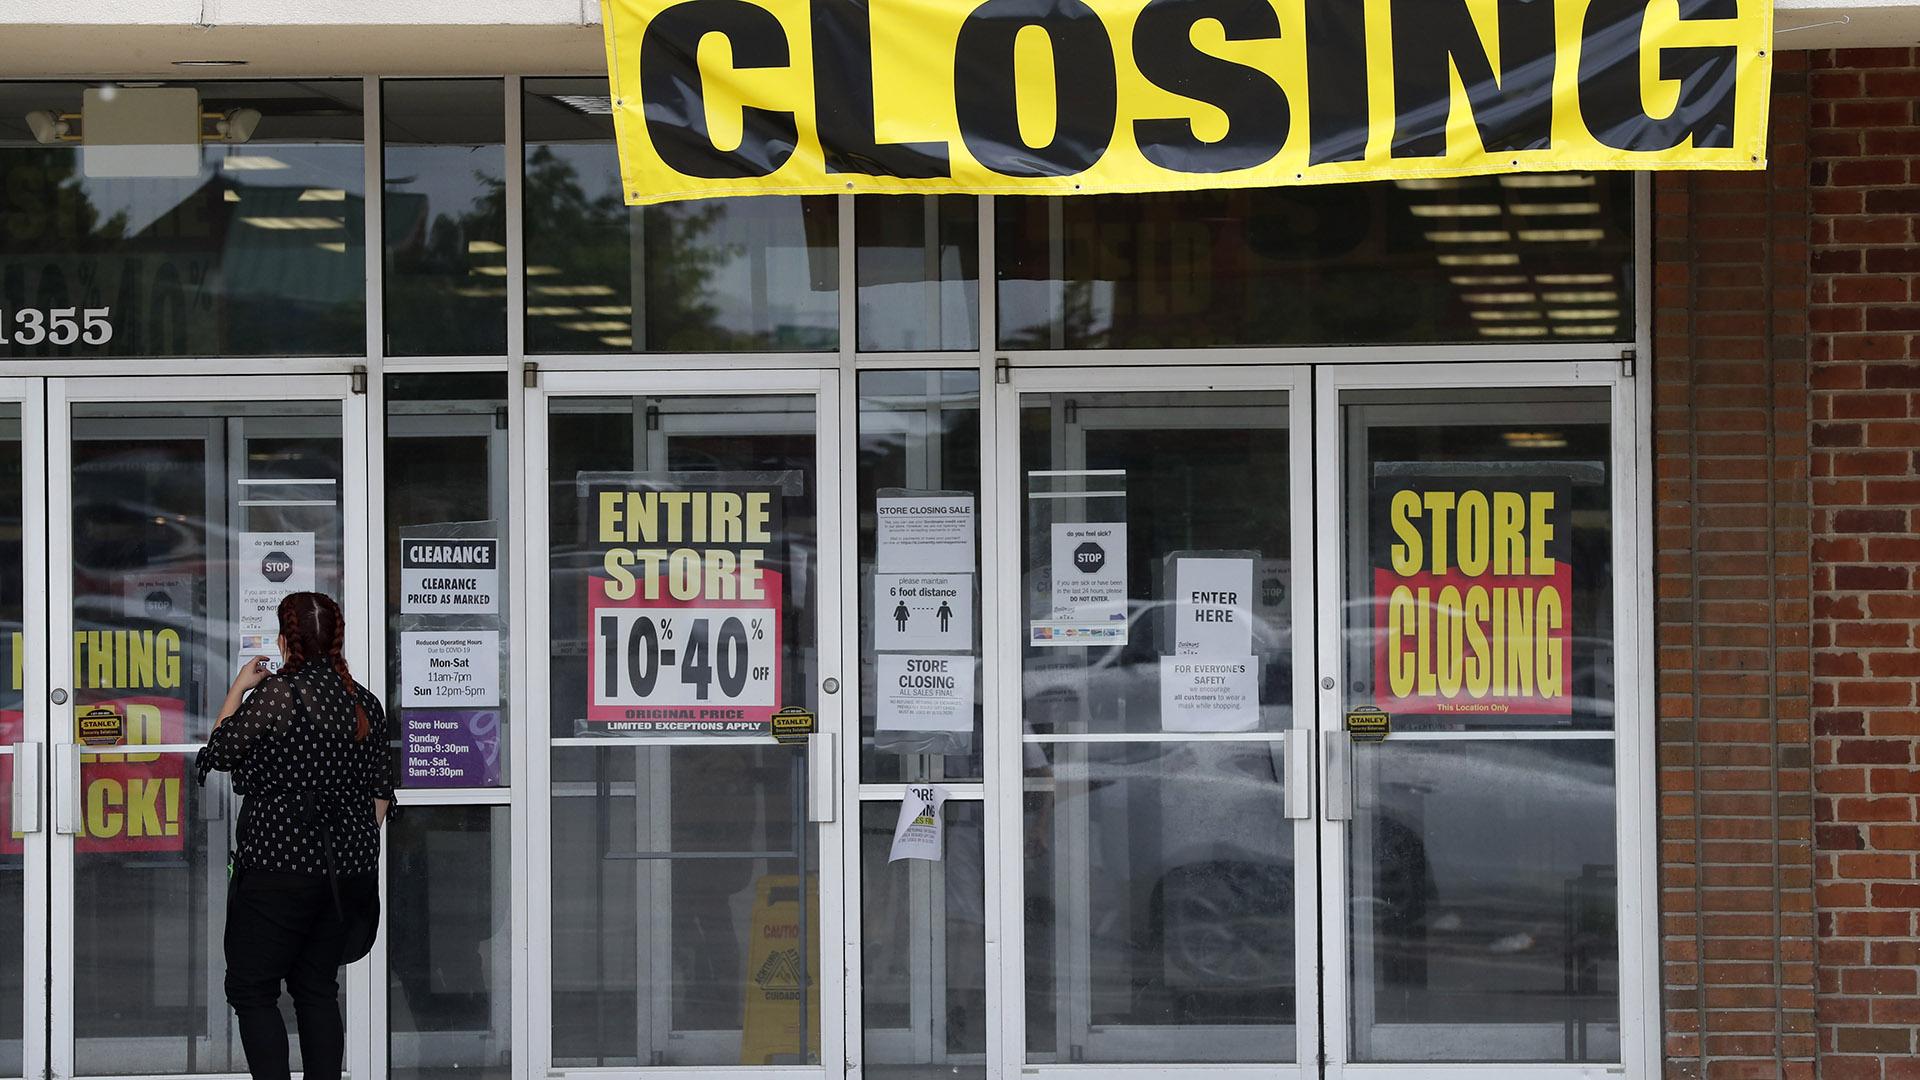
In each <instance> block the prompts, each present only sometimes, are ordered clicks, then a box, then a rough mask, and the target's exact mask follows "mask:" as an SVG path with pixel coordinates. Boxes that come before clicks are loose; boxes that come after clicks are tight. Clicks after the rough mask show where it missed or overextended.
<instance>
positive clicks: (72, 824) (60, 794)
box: [53, 743, 81, 836]
mask: <svg viewBox="0 0 1920 1080" xmlns="http://www.w3.org/2000/svg"><path fill="white" fill-rule="evenodd" d="M80 749H81V747H80V744H79V743H55V744H54V745H53V831H54V832H57V833H59V834H60V835H62V836H78V835H80Z"/></svg>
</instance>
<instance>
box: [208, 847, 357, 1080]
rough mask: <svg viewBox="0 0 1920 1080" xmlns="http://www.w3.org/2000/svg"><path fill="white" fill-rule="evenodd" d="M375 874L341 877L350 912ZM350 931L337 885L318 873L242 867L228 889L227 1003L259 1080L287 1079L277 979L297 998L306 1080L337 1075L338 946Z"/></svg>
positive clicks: (342, 1035)
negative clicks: (336, 894) (336, 898)
mask: <svg viewBox="0 0 1920 1080" xmlns="http://www.w3.org/2000/svg"><path fill="white" fill-rule="evenodd" d="M374 887H375V881H374V875H372V874H364V875H358V876H354V877H343V878H341V879H340V897H341V900H342V902H343V903H345V904H346V905H347V907H348V910H352V908H353V906H354V904H355V903H356V900H357V899H358V898H360V897H363V896H364V895H366V894H367V893H369V892H371V891H372V890H373V888H374ZM345 934H346V928H345V927H344V926H343V925H342V924H341V922H340V917H339V915H338V913H337V912H336V911H335V909H334V903H333V889H332V886H331V885H330V884H329V883H328V880H327V878H326V877H325V876H324V875H320V874H285V873H275V872H272V871H265V870H248V869H242V870H240V871H239V872H238V873H237V874H235V875H234V880H233V884H232V886H231V887H230V888H229V889H228V890H227V935H226V951H227V1004H229V1005H231V1006H233V1012H234V1015H235V1016H237V1017H239V1020H240V1045H241V1046H242V1047H243V1048H244V1049H245V1050H246V1052H247V1067H248V1068H249V1069H251V1070H252V1071H253V1075H254V1077H255V1078H256V1080H286V1078H287V1077H288V1076H289V1070H288V1061H287V1025H286V1021H285V1020H283V1019H282V1018H281V1016H280V984H281V983H283V982H284V983H285V984H286V986H287V992H288V993H290V994H292V995H293V1014H294V1017H295V1019H296V1020H297V1021H298V1023H299V1026H300V1057H301V1060H302V1062H303V1063H304V1065H305V1073H306V1077H307V1080H338V1077H339V1076H340V1059H341V1056H342V1054H343V1053H344V1052H345V1049H346V1030H345V1027H344V1025H343V1024H342V1023H341V1021H340V977H339V971H340V950H341V944H342V941H343V939H344V937H345Z"/></svg>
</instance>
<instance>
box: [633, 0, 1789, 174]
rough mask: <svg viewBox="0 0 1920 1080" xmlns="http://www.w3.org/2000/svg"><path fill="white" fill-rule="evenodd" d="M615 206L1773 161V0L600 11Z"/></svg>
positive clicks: (899, 4) (880, 1)
mask: <svg viewBox="0 0 1920 1080" xmlns="http://www.w3.org/2000/svg"><path fill="white" fill-rule="evenodd" d="M602 6H603V9H604V14H605V22H606V47H607V66H608V70H609V72H610V73H611V80H612V90H613V112H614V124H615V130H616V132H617V134H618V137H619V146H620V164H621V175H622V178H623V180H624V182H625V188H626V198H627V202H628V203H630V204H634V205H640V204H645V203H655V202H664V201H669V200H673V199H682V198H697V197H707V196H721V195H764V194H769V193H788V194H827V193H834V192H849V191H851V192H892V193H901V192H975V193H983V194H988V193H1000V194H1021V195H1047V194H1054V195H1072V194H1094V193H1101V192H1119V191H1175V190H1189V189H1196V188H1220V187H1272V186H1279V185H1290V184H1315V183H1328V182H1335V181H1352V180H1372V179H1386V178H1395V177H1427V176H1458V175H1468V174H1474V173H1489V172H1511V171H1523V170H1563V169H1604V168H1622V169H1626V168H1637V169H1651V168H1660V169H1677V168H1722V169H1725V168H1760V167H1762V166H1763V165H1764V159H1765V154H1766V149H1765V143H1766V121H1767V116H1766V111H1767V95H1768V83H1769V74H1770V70H1771V60H1770V59H1769V54H1770V47H1771V42H1772V34H1773V4H1772V2H1771V0H1677V2H1676V0H984V2H977V0H678V2H674V0H602Z"/></svg>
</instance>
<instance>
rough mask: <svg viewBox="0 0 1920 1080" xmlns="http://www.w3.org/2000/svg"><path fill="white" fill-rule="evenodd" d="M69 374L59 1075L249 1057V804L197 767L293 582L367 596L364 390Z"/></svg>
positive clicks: (57, 407)
mask: <svg viewBox="0 0 1920 1080" xmlns="http://www.w3.org/2000/svg"><path fill="white" fill-rule="evenodd" d="M51 386H52V389H51V396H52V402H53V404H52V405H51V406H50V412H51V414H52V416H53V427H52V432H51V437H50V439H49V444H50V446H51V447H52V448H53V452H54V453H55V455H56V458H55V460H54V461H53V462H52V467H51V468H50V469H49V474H50V477H51V491H50V503H51V505H52V506H54V507H56V508H58V509H57V510H56V511H55V515H54V520H53V522H52V528H51V530H50V543H51V545H52V550H53V551H56V552H59V553H60V555H59V557H58V559H57V560H56V561H57V562H59V563H61V564H64V565H65V566H70V567H71V569H70V571H68V570H63V572H62V573H61V574H60V575H57V576H56V580H54V581H53V583H52V587H53V594H52V595H53V605H54V611H53V613H52V615H53V618H52V622H51V625H52V628H53V632H54V637H55V639H56V640H59V641H61V642H62V643H63V647H62V648H61V649H59V650H56V652H57V656H56V658H55V663H54V671H55V679H56V686H57V687H58V688H59V689H61V690H64V691H67V700H66V701H65V704H64V706H63V707H62V708H60V709H59V710H58V712H57V714H56V715H57V723H55V725H54V727H55V730H54V732H53V733H52V743H53V751H54V755H53V756H54V761H55V763H56V767H55V769H54V781H53V784H52V787H51V795H52V805H53V809H54V815H53V816H54V826H55V830H56V832H57V833H58V834H59V835H58V843H57V844H56V846H55V856H54V877H53V882H54V886H53V888H54V892H53V903H52V927H53V931H52V933H53V937H52V940H53V941H54V942H55V943H56V951H55V955H54V973H53V974H54V978H53V981H52V987H53V995H52V997H53V1003H54V1009H53V1011H54V1027H53V1034H54V1037H53V1041H52V1053H53V1058H54V1061H53V1065H54V1070H55V1072H56V1074H57V1075H89V1076H125V1075H148V1076H151V1075H191V1074H207V1073H234V1072H245V1071H246V1062H245V1059H244V1055H243V1054H242V1053H241V1050H240V1045H239V1040H238V1038H237V1033H236V1030H235V1028H234V1025H233V1022H232V1014H231V1012H230V1010H229V1009H228V1008H227V1005H226V1001H225V996H224V993H223V989H222V972H223V970H224V962H223V959H222V944H221V942H222V932H223V929H224V926H225V902H226V892H227V882H228V869H227V859H228V856H229V853H230V852H231V851H232V849H233V843H234V829H235V827H236V825H237V819H238V809H239V799H238V797H237V796H235V795H234V794H233V793H232V791H231V789H230V788H229V787H228V786H227V782H226V780H225V779H224V777H221V778H216V779H214V780H212V781H210V782H209V784H208V786H207V787H205V788H201V787H198V786H196V785H195V784H194V782H193V771H192V759H193V755H194V753H195V751H197V750H198V748H199V746H200V745H201V744H203V743H204V742H205V739H206V736H207V733H208V732H209V731H210V730H211V727H212V724H213V722H214V721H215V720H216V719H217V717H216V716H215V715H214V713H215V710H216V709H217V708H218V706H219V703H220V702H221V700H222V698H223V696H224V694H225V692H226V686H227V684H228V682H229V681H230V680H231V678H232V675H233V673H234V672H235V671H236V670H237V668H238V666H239V664H240V663H241V662H242V661H243V660H244V658H246V657H248V656H252V655H256V654H266V655H268V656H277V649H276V647H275V644H274V636H275V632H276V629H277V625H276V622H275V617H274V612H275V609H276V608H277V606H278V603H279V601H280V598H281V597H282V596H284V595H286V594H287V593H289V592H294V591H299V590H303V589H314V590H317V591H320V592H325V593H328V594H330V595H333V596H335V597H339V598H341V599H343V600H344V601H346V604H347V606H348V609H349V611H350V612H351V611H352V610H353V607H354V606H355V603H356V599H357V597H358V596H360V595H361V593H360V592H359V591H357V590H356V589H355V588H353V587H352V585H353V583H354V581H355V580H357V574H358V568H360V567H364V565H365V552H364V550H363V545H364V530H363V529H362V527H361V526H362V522H363V521H364V518H363V516H362V514H363V511H362V510H361V509H360V507H361V506H362V504H363V503H364V498H365V489H364V484H363V482H362V480H361V477H360V475H359V473H360V471H361V470H360V468H359V467H358V466H357V465H356V464H355V460H356V457H357V452H358V448H360V447H362V446H363V445H364V431H365V428H364V422H365V421H364V415H363V410H362V409H361V408H360V406H361V405H362V403H363V400H364V399H360V398H354V397H351V396H350V395H349V392H348V387H347V380H346V379H345V378H344V377H342V378H311V379H301V378H277V379H275V380H274V383H273V386H272V395H273V397H274V398H275V400H273V401H264V400H236V399H232V398H230V397H229V396H228V395H231V394H232V393H233V384H232V382H231V381H228V382H226V383H224V384H222V385H218V386H216V385H214V384H212V383H209V384H207V385H205V386H204V387H182V386H180V385H179V384H178V383H175V384H173V385H171V386H169V387H168V388H167V390H168V392H170V393H182V394H191V393H192V392H193V390H196V389H197V390H203V391H204V396H201V397H200V398H199V400H180V399H176V398H169V399H168V400H153V399H149V400H125V399H124V398H120V395H124V394H125V393H127V391H128V389H129V388H128V386H127V384H126V383H125V382H121V383H119V384H117V386H103V385H100V384H96V383H92V382H88V381H84V380H74V381H63V380H55V381H54V382H53V383H52V384H51ZM244 389H245V388H244V386H243V387H242V388H241V390H242V392H244ZM262 389H264V388H262ZM260 396H262V397H264V396H265V395H264V394H262V395H260ZM116 398H119V399H116ZM349 447H354V448H355V451H354V452H350V451H349V449H348V448H349ZM356 545H360V546H356ZM350 568H351V569H350ZM348 625H349V627H352V628H357V627H360V626H363V625H364V620H363V619H359V618H355V617H353V616H352V615H350V616H349V619H348ZM349 636H350V642H349V644H350V646H351V651H350V661H351V662H353V663H354V664H355V667H356V670H358V671H362V672H364V671H365V650H364V642H363V641H361V640H359V635H358V634H357V633H355V632H354V631H353V630H350V631H349ZM69 642H70V643H71V644H70V646H69V645H67V643H69ZM283 1004H284V1002H283ZM295 1067H296V1068H298V1064H297V1058H296V1065H295Z"/></svg>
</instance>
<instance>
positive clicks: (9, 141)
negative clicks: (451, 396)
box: [0, 81, 366, 358]
mask: <svg viewBox="0 0 1920 1080" xmlns="http://www.w3.org/2000/svg"><path fill="white" fill-rule="evenodd" d="M360 111H361V93H360V83H358V82H354V81H337V82H208V83H200V84H167V85H164V86H154V85H146V84H142V85H139V86H125V85H115V84H99V85H90V84H84V83H0V309H4V310H5V312H6V318H7V320H8V322H7V325H6V326H5V327H4V328H0V357H13V358H25V357H52V356H74V357H99V356H123V357H230V356H339V355H357V354H361V353H364V351H365V349H366V332H365V324H366V258H365V255H364V248H365V234H366V202H365V200H366V192H365V180H366V163H365V159H364V157H363V152H362V128H361V115H360ZM62 132H64V134H63V133H62ZM160 133H165V134H164V139H165V141H162V138H163V136H162V134H160ZM145 139H152V140H153V141H152V142H142V141H141V140H145ZM26 312H34V313H35V314H32V315H28V314H25V313H26ZM42 322H44V323H45V324H46V325H45V327H44V332H43V328H42V327H41V326H40V325H39V324H40V323H42ZM69 322H71V323H72V324H74V326H73V329H71V330H70V329H69V328H68V323H69ZM63 341H64V342H65V343H64V344H62V343H61V342H63Z"/></svg>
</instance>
